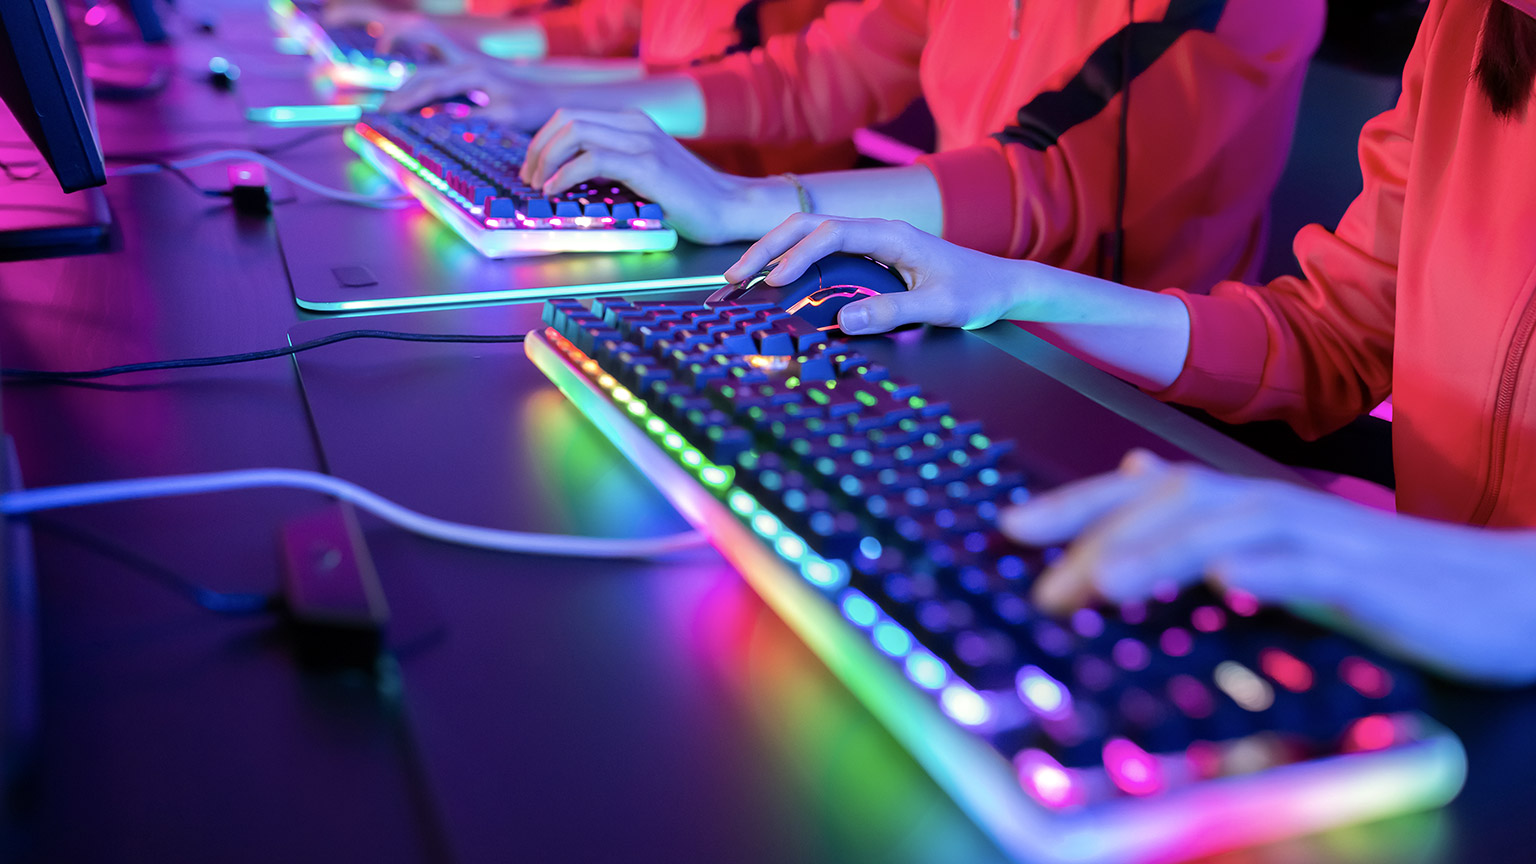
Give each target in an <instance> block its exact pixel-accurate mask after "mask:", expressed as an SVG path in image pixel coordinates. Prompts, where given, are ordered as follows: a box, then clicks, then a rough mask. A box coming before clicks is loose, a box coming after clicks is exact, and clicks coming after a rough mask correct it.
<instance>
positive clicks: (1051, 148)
mask: <svg viewBox="0 0 1536 864" xmlns="http://www.w3.org/2000/svg"><path fill="white" fill-rule="evenodd" d="M1147 5H1151V4H1147ZM1322 19H1323V8H1322V3H1321V0H1286V2H1284V3H1273V2H1228V3H1225V4H1221V3H1191V2H1182V3H1181V2H1178V0H1170V2H1168V3H1166V4H1164V6H1163V8H1162V9H1160V10H1159V9H1157V8H1156V6H1152V8H1149V9H1146V11H1145V12H1141V13H1140V14H1138V16H1137V23H1136V25H1135V27H1134V28H1133V30H1132V32H1133V39H1132V45H1133V46H1134V49H1133V50H1134V53H1133V54H1132V58H1131V63H1130V88H1131V109H1130V115H1129V116H1130V120H1129V133H1128V140H1129V147H1128V159H1127V162H1128V164H1127V175H1128V177H1129V178H1130V182H1129V184H1128V185H1129V192H1128V196H1127V201H1126V211H1125V219H1124V222H1125V224H1126V225H1127V226H1133V229H1134V227H1139V226H1144V225H1146V224H1147V223H1148V222H1149V221H1153V220H1156V221H1166V220H1170V219H1172V220H1185V221H1186V224H1188V225H1189V226H1190V228H1191V229H1192V230H1193V229H1195V228H1198V227H1199V223H1202V222H1206V223H1214V222H1215V221H1216V220H1220V219H1223V218H1228V219H1230V218H1231V216H1230V214H1231V213H1232V212H1234V211H1237V212H1263V208H1264V203H1263V201H1262V200H1260V199H1261V198H1265V197H1267V196H1268V194H1269V191H1270V190H1271V189H1272V188H1273V184H1274V182H1275V181H1276V180H1277V179H1278V177H1279V171H1280V169H1281V168H1282V167H1283V166H1284V164H1285V155H1286V153H1287V152H1288V151H1289V148H1290V135H1291V130H1292V125H1291V122H1292V118H1294V116H1295V109H1296V103H1297V101H1298V100H1299V95H1300V85H1301V82H1302V80H1303V78H1304V76H1305V70H1306V65H1307V62H1308V61H1309V60H1310V58H1311V56H1312V53H1313V51H1314V50H1315V49H1316V47H1317V42H1318V40H1319V39H1320V38H1321V35H1322V34H1321V25H1322ZM1124 33H1125V31H1124V30H1122V31H1121V32H1119V33H1116V34H1114V35H1112V36H1110V37H1109V38H1108V39H1107V40H1105V41H1104V42H1103V43H1102V44H1099V45H1097V46H1095V47H1093V48H1092V50H1091V51H1089V53H1088V54H1087V56H1086V57H1084V58H1083V59H1082V60H1081V61H1080V62H1079V63H1078V64H1076V68H1073V69H1067V70H1063V71H1062V73H1061V74H1060V77H1062V78H1065V79H1066V82H1067V83H1065V84H1064V85H1062V87H1061V88H1060V89H1058V90H1053V91H1049V92H1043V93H1040V94H1038V95H1036V96H1035V97H1034V98H1033V99H1031V101H1030V102H1028V103H1027V104H1026V105H1024V106H1023V107H1022V108H1021V109H1020V110H1019V114H1018V117H1017V121H1016V123H1015V124H1014V125H1012V126H1009V127H1008V128H1007V129H1005V130H1004V131H1003V132H1001V133H999V134H997V135H994V136H993V137H992V140H989V141H984V142H982V143H979V144H976V145H974V146H971V147H966V148H961V149H957V150H951V151H947V152H941V153H937V154H932V155H928V156H924V157H922V158H921V159H920V160H919V162H920V164H923V165H926V166H927V167H928V169H929V170H930V171H932V172H933V174H934V177H935V178H936V179H937V180H938V183H939V191H940V195H941V196H942V199H943V206H944V238H945V239H946V240H950V241H953V242H956V243H959V244H961V245H964V246H969V247H971V248H974V249H978V250H981V251H983V252H988V253H991V254H994V255H1002V256H1006V257H1010V258H1029V259H1032V260H1036V261H1043V262H1045V263H1048V264H1053V265H1056V266H1060V267H1066V268H1068V269H1073V270H1079V271H1081V272H1088V273H1092V272H1096V271H1097V270H1098V269H1099V268H1098V267H1097V266H1096V264H1095V262H1096V261H1097V260H1098V259H1099V258H1100V257H1101V251H1100V243H1101V241H1102V239H1103V238H1104V237H1105V236H1106V235H1110V234H1112V232H1113V230H1114V225H1115V207H1116V200H1115V199H1116V194H1115V193H1116V189H1117V179H1116V177H1117V168H1118V164H1117V163H1118V160H1119V156H1120V153H1119V150H1120V148H1119V131H1120V129H1119V127H1120V121H1121V112H1122V107H1123V105H1124V95H1123V93H1122V92H1121V80H1120V69H1121V57H1122V50H1123V38H1122V37H1123V35H1124ZM1234 154H1241V156H1240V157H1239V158H1234ZM1192 190H1200V191H1199V193H1198V195H1193V196H1192V195H1191V192H1192ZM1250 199H1252V200H1250ZM1192 201H1193V202H1194V204H1193V206H1194V207H1196V208H1199V209H1198V210H1196V212H1190V211H1191V202H1192ZM1127 236H1128V238H1129V240H1128V242H1131V243H1134V242H1136V240H1137V239H1138V236H1139V237H1141V238H1147V237H1149V236H1153V237H1155V236H1157V232H1150V233H1149V232H1147V231H1145V230H1143V231H1139V232H1138V231H1136V230H1131V231H1130V232H1128V234H1127ZM1162 239H1163V240H1165V241H1166V240H1168V239H1171V238H1169V237H1168V236H1167V235H1163V238H1162ZM1228 239H1229V240H1230V238H1228ZM1233 245H1236V244H1233ZM1138 253H1139V254H1138ZM1168 254H1178V253H1177V252H1176V251H1174V250H1164V249H1153V250H1146V249H1142V250H1137V249H1131V250H1130V251H1129V252H1128V255H1127V257H1128V258H1129V259H1133V260H1143V261H1145V260H1152V261H1155V260H1159V259H1160V258H1161V257H1163V256H1165V255H1168ZM1235 254H1236V253H1234V255H1235ZM1226 263H1227V265H1228V266H1227V267H1226V269H1224V270H1222V271H1220V272H1217V273H1213V274H1211V277H1210V278H1211V280H1212V281H1214V280H1215V279H1216V278H1220V277H1223V276H1232V275H1236V274H1238V273H1240V272H1242V271H1243V269H1244V268H1243V266H1242V263H1243V262H1239V261H1236V260H1231V261H1228V262H1226ZM1146 275H1147V274H1143V273H1136V272H1134V271H1133V272H1128V273H1127V275H1126V278H1127V280H1128V281H1131V282H1132V283H1133V284H1144V283H1143V282H1142V281H1141V280H1142V279H1143V278H1144V277H1145V276H1146ZM1164 284H1166V283H1164ZM1206 284H1210V283H1209V282H1207V283H1206ZM1159 287H1160V286H1159Z"/></svg>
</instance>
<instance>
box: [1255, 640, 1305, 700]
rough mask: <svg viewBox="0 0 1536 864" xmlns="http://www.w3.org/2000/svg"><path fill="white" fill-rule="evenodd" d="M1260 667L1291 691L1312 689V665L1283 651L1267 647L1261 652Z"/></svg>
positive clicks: (1298, 691) (1299, 691) (1297, 691)
mask: <svg viewBox="0 0 1536 864" xmlns="http://www.w3.org/2000/svg"><path fill="white" fill-rule="evenodd" d="M1259 668H1260V669H1262V670H1264V674H1265V675H1268V676H1269V677H1270V678H1273V679H1274V680H1275V683H1277V684H1279V685H1280V686H1281V687H1284V688H1285V689H1287V690H1289V691H1291V692H1292V693H1301V692H1303V691H1306V690H1310V689H1312V680H1313V676H1312V667H1311V666H1308V665H1307V664H1305V663H1303V662H1301V661H1300V660H1297V659H1296V658H1295V657H1292V656H1291V655H1289V654H1287V653H1285V652H1284V651H1281V650H1280V649H1279V648H1265V649H1264V650H1263V651H1260V652H1259Z"/></svg>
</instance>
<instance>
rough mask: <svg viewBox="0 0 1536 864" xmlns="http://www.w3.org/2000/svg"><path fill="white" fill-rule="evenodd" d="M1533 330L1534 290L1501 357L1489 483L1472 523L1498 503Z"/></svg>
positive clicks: (1535, 318)
mask: <svg viewBox="0 0 1536 864" xmlns="http://www.w3.org/2000/svg"><path fill="white" fill-rule="evenodd" d="M1533 332H1536V291H1533V292H1532V293H1531V296H1530V297H1528V298H1527V299H1526V301H1525V311H1524V312H1522V313H1520V323H1519V324H1518V325H1517V326H1516V327H1515V338H1514V341H1513V342H1511V343H1510V346H1509V354H1507V355H1506V356H1505V358H1504V371H1503V373H1502V374H1501V375H1500V376H1499V395H1498V397H1497V398H1496V399H1495V401H1494V403H1493V440H1492V442H1491V446H1490V447H1489V448H1488V485H1487V486H1486V487H1484V488H1483V497H1482V499H1481V500H1480V501H1478V503H1477V509H1476V510H1474V511H1473V513H1472V524H1473V525H1486V524H1488V520H1489V519H1491V518H1492V517H1493V508H1494V506H1495V505H1496V504H1498V502H1499V493H1500V491H1502V490H1501V488H1500V487H1502V486H1503V485H1504V451H1505V450H1506V449H1507V447H1508V445H1509V424H1510V421H1511V417H1510V415H1511V414H1513V413H1514V408H1515V385H1517V384H1518V383H1519V381H1520V361H1521V360H1523V359H1524V358H1525V349H1526V348H1528V347H1530V344H1531V334H1532V333H1533Z"/></svg>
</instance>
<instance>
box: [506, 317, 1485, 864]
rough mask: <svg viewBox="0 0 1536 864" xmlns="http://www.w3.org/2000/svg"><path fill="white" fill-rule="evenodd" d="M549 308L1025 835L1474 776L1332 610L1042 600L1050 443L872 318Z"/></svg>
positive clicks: (1397, 670)
mask: <svg viewBox="0 0 1536 864" xmlns="http://www.w3.org/2000/svg"><path fill="white" fill-rule="evenodd" d="M544 322H545V326H544V327H543V328H541V329H539V330H538V331H536V332H534V333H531V334H529V337H528V340H527V342H526V343H525V344H526V349H527V352H528V354H529V356H530V357H531V358H532V359H533V361H534V362H535V363H536V364H537V365H538V366H539V368H540V369H541V370H542V371H543V372H544V373H545V374H546V375H547V376H548V377H549V378H550V379H551V380H552V381H553V382H554V383H555V384H556V385H557V386H558V387H559V388H560V389H561V391H562V392H564V393H565V394H566V395H567V396H568V397H569V398H570V399H571V401H572V402H573V404H575V405H576V406H577V407H578V408H579V409H580V410H581V411H582V412H583V413H585V414H586V415H587V417H588V418H589V419H591V420H592V421H593V422H594V423H595V424H596V425H597V426H598V427H599V428H601V429H602V430H603V431H604V433H605V434H606V435H607V436H608V437H609V439H610V440H612V441H613V442H614V444H615V445H616V446H617V447H618V448H619V449H620V450H621V451H622V452H623V453H624V454H625V456H626V457H628V458H629V459H630V460H631V461H633V462H634V463H635V464H636V465H637V466H638V467H639V468H640V469H641V470H642V471H643V472H644V473H645V474H646V475H647V476H648V477H649V478H650V479H651V480H652V481H653V482H655V483H656V484H657V485H658V487H659V488H660V489H661V490H662V491H663V492H664V493H665V494H666V495H667V497H668V499H669V500H670V501H671V502H672V503H673V505H674V506H676V507H677V509H678V510H679V512H681V513H682V514H683V515H684V516H685V517H686V518H687V519H688V520H689V521H690V522H691V523H693V524H694V525H695V526H696V527H697V528H698V529H699V530H700V531H702V532H704V533H705V534H707V535H708V536H709V538H710V539H711V541H712V542H713V543H714V544H715V546H716V547H717V548H718V549H719V550H720V551H721V552H722V553H723V554H724V555H725V556H726V557H727V558H728V559H729V560H730V561H731V562H732V563H733V564H734V565H735V566H736V568H737V569H738V570H739V571H740V572H741V573H742V574H743V576H744V577H745V578H746V579H747V580H748V581H749V582H750V583H751V584H752V586H753V587H754V589H756V590H757V591H758V593H759V594H761V595H762V596H763V598H764V599H765V600H766V601H767V602H768V603H769V605H771V606H772V607H773V608H774V609H775V611H776V612H777V613H778V614H779V615H780V616H781V617H782V618H783V619H784V620H785V621H786V622H787V623H788V624H789V625H790V626H791V627H792V628H793V629H794V630H795V631H796V632H797V633H798V634H799V635H800V637H801V638H802V639H804V640H805V642H806V643H807V644H808V645H809V646H810V647H811V648H812V649H813V650H814V651H815V652H816V653H817V654H818V655H819V656H820V657H821V658H822V659H823V660H824V661H825V662H826V663H827V665H828V666H829V668H831V669H832V670H833V671H834V672H835V673H836V674H837V675H838V676H839V677H840V678H841V679H842V680H843V682H844V683H845V684H846V685H847V686H848V687H849V688H850V689H851V690H852V691H853V692H854V693H855V694H856V695H857V696H858V697H859V698H860V699H861V700H862V701H863V702H864V703H865V705H866V706H867V707H868V708H869V709H870V710H871V712H872V713H873V714H874V715H875V716H876V717H877V718H879V719H880V720H881V721H882V722H883V723H884V724H885V725H886V726H887V727H888V728H889V729H890V731H891V733H892V734H893V735H894V736H895V737H896V738H897V739H898V740H900V741H901V742H902V744H903V745H904V746H905V747H906V748H907V749H908V750H909V751H910V752H911V753H912V755H913V756H914V758H916V759H917V761H918V762H919V763H921V764H922V765H923V766H924V768H925V769H926V770H927V771H928V772H929V773H930V774H931V775H932V776H933V777H934V779H935V780H936V781H937V782H938V783H939V785H940V786H942V787H943V788H944V789H945V790H946V791H947V792H948V793H949V794H950V795H951V796H953V797H954V799H955V800H956V802H957V803H958V804H960V806H961V807H962V808H963V809H964V810H966V811H967V812H968V813H969V814H970V815H971V816H972V818H973V819H974V820H975V821H976V822H977V823H978V824H979V825H980V826H981V827H982V828H984V829H985V830H986V831H988V832H989V833H990V834H991V836H992V837H993V838H994V839H995V840H996V841H997V842H998V844H999V846H1000V847H1001V848H1002V849H1004V850H1005V851H1007V852H1008V853H1009V854H1010V855H1012V856H1013V857H1014V858H1015V859H1017V860H1019V861H1021V862H1025V861H1027V862H1066V861H1074V862H1108V861H1116V862H1118V861H1159V862H1166V861H1174V860H1182V859H1185V858H1190V857H1195V856H1198V855H1204V854H1210V853H1214V852H1217V851H1221V850H1224V849H1231V848H1234V847H1240V846H1245V845H1250V844H1255V843H1260V842H1265V841H1268V840H1274V839H1278V838H1281V837H1286V836H1290V835H1294V834H1300V833H1307V832H1311V831H1316V830H1320V829H1323V828H1326V827H1330V826H1334V825H1339V824H1345V823H1350V822H1355V821H1361V820H1366V819H1372V818H1377V817H1382V816H1386V815H1390V814H1394V813H1398V812H1402V811H1407V810H1413V809H1420V808H1425V807H1433V806H1438V805H1439V804H1441V803H1443V802H1445V801H1447V800H1449V799H1450V798H1451V797H1452V796H1454V795H1455V793H1456V792H1457V791H1458V789H1459V788H1460V785H1461V782H1462V777H1463V773H1464V770H1465V768H1464V756H1463V754H1462V750H1461V747H1460V744H1459V743H1458V742H1457V741H1456V739H1455V737H1454V736H1453V735H1451V734H1450V733H1449V732H1447V731H1445V730H1444V729H1443V728H1441V727H1440V726H1438V725H1436V724H1435V723H1434V722H1433V721H1432V720H1430V719H1429V718H1428V717H1427V716H1426V715H1425V714H1423V713H1421V711H1420V695H1419V683H1418V677H1417V675H1416V674H1415V672H1414V671H1413V670H1412V669H1410V668H1407V667H1405V666H1404V665H1402V664H1400V663H1397V662H1394V661H1392V660H1390V659H1388V658H1385V657H1383V656H1381V655H1379V654H1377V653H1376V652H1374V651H1372V650H1370V649H1369V648H1367V647H1366V646H1364V645H1362V644H1360V643H1358V642H1355V641H1354V640H1352V639H1350V638H1347V637H1345V636H1342V635H1339V634H1338V633H1335V632H1333V631H1331V630H1328V629H1325V628H1323V627H1320V626H1316V625H1314V624H1311V623H1308V622H1306V621H1303V620H1301V619H1299V618H1296V617H1294V616H1292V615H1291V614H1289V613H1287V612H1285V611H1282V610H1278V609H1271V608H1261V607H1260V606H1259V605H1258V604H1257V603H1256V602H1255V601H1254V600H1253V599H1252V598H1251V597H1247V596H1246V595H1242V594H1235V593H1234V594H1231V595H1228V596H1217V594H1216V593H1214V592H1213V591H1211V590H1208V589H1203V588H1197V589H1193V590H1189V591H1186V592H1185V593H1183V594H1180V595H1177V596H1174V595H1166V594H1165V595H1163V596H1161V597H1160V598H1158V599H1155V600H1153V601H1151V602H1146V603H1132V604H1127V605H1124V606H1120V607H1118V608H1114V609H1085V610H1082V611H1079V612H1078V613H1076V614H1075V615H1073V616H1071V617H1070V618H1069V619H1067V620H1059V619H1056V618H1052V617H1049V616H1046V615H1044V614H1042V613H1040V612H1039V611H1038V610H1037V609H1036V608H1035V607H1034V606H1033V605H1032V603H1031V602H1030V599H1029V597H1030V593H1029V589H1030V585H1031V581H1032V580H1033V579H1034V578H1035V576H1036V575H1037V574H1039V573H1040V572H1041V570H1042V569H1043V568H1044V567H1045V566H1046V565H1047V563H1048V562H1049V561H1050V560H1051V559H1052V557H1053V556H1054V555H1056V554H1059V551H1060V550H1038V549H1026V548H1022V547H1019V546H1017V545H1015V544H1014V543H1012V542H1010V541H1009V540H1007V539H1006V538H1005V537H1004V536H1003V535H1002V534H1001V533H1000V532H999V531H998V530H997V517H998V511H999V508H1001V507H1005V506H1007V505H1009V504H1010V503H1013V502H1019V501H1023V500H1026V499H1028V498H1029V497H1030V496H1031V495H1033V494H1036V493H1037V492H1039V491H1040V490H1041V489H1042V488H1043V484H1042V482H1041V481H1040V480H1039V479H1037V472H1036V471H1033V470H1032V466H1033V465H1039V464H1044V462H1047V461H1050V460H1049V458H1048V457H1046V458H1044V459H1042V458H1041V457H1042V456H1043V455H1044V454H1032V453H1029V452H1021V449H1020V448H1019V447H1016V446H1015V445H1014V444H1013V443H1012V442H1010V441H1009V440H1008V439H1007V438H1006V437H1005V436H1004V434H1002V430H997V429H992V428H987V427H986V426H985V425H984V424H983V423H981V422H979V421H978V420H977V419H976V418H973V417H966V416H962V415H960V414H958V413H957V412H955V411H953V410H952V409H951V406H950V403H949V402H948V401H946V397H945V394H944V392H942V390H929V389H925V388H924V387H921V386H918V385H917V384H916V383H914V382H912V381H906V380H901V379H900V378H899V377H898V376H897V375H895V374H893V373H892V372H891V371H890V370H889V369H888V368H886V367H884V366H882V365H881V364H880V363H878V362H876V361H875V360H873V359H872V358H871V357H870V356H867V355H866V354H865V353H864V351H861V348H860V345H861V344H863V345H869V344H870V343H868V342H867V341H865V342H862V343H861V342H859V341H844V340H842V339H839V338H837V336H836V334H835V333H828V332H825V331H822V330H818V329H816V328H815V327H814V326H811V325H810V324H808V323H807V322H805V321H803V320H802V319H800V318H799V317H797V316H794V315H791V314H788V313H786V312H785V311H783V310H781V309H778V308H775V307H774V306H772V305H769V304H738V303H729V304H724V305H702V304H686V303H682V304H679V303H661V302H631V301H626V300H622V299H618V298H610V299H603V300H598V301H596V302H590V301H589V302H586V303H583V302H581V301H578V300H574V299H570V300H557V301H552V302H550V303H549V304H547V305H546V307H545V312H544ZM872 353H877V352H873V351H872ZM1083 402H1084V407H1083V410H1084V411H1088V410H1094V409H1097V410H1102V409H1098V406H1096V405H1093V404H1091V403H1089V401H1088V400H1087V399H1086V398H1083ZM1039 422H1042V423H1049V422H1052V418H1051V417H1049V416H1042V417H1040V420H1039ZM1038 473H1041V474H1043V473H1047V472H1043V471H1042V472H1038Z"/></svg>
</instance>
